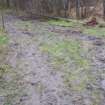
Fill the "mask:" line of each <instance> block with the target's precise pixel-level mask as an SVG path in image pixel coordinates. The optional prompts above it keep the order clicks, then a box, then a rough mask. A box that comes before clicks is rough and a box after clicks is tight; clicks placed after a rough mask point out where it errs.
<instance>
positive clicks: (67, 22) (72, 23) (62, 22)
mask: <svg viewBox="0 0 105 105" xmlns="http://www.w3.org/2000/svg"><path fill="white" fill-rule="evenodd" d="M48 23H49V24H51V25H57V26H63V27H76V26H78V25H81V23H80V22H79V21H76V20H63V19H59V20H49V21H48Z"/></svg>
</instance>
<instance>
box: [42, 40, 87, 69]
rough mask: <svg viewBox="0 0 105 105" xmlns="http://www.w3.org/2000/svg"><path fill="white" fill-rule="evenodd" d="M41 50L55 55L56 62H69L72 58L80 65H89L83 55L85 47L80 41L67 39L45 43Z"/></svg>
mask: <svg viewBox="0 0 105 105" xmlns="http://www.w3.org/2000/svg"><path fill="white" fill-rule="evenodd" d="M41 50H42V51H44V52H48V53H49V54H50V55H51V56H53V58H54V61H55V64H60V63H61V64H62V63H64V62H65V63H67V62H69V61H70V60H72V61H73V62H75V64H76V65H78V66H80V67H87V65H88V61H87V60H86V59H84V58H83V57H82V56H81V53H82V51H83V49H82V48H81V44H80V42H79V41H75V40H70V41H68V40H65V41H59V42H56V43H52V44H43V45H42V46H41Z"/></svg>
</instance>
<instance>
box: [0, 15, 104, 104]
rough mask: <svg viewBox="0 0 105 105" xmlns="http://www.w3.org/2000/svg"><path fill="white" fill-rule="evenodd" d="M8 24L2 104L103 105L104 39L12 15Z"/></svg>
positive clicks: (1, 56) (1, 55)
mask: <svg viewBox="0 0 105 105" xmlns="http://www.w3.org/2000/svg"><path fill="white" fill-rule="evenodd" d="M5 24H6V26H5V27H6V34H7V38H8V42H7V44H6V45H0V48H1V49H0V105H105V38H104V36H102V35H101V36H99V35H97V36H95V35H89V34H84V33H81V32H80V31H77V30H75V29H73V28H71V27H70V26H68V25H67V26H66V27H63V26H61V25H59V24H57V25H56V24H51V22H49V21H43V20H23V19H21V18H18V17H16V16H11V15H8V16H6V17H5ZM62 24H63V23H62ZM98 34H99V33H98ZM1 46H3V48H2V47H1Z"/></svg>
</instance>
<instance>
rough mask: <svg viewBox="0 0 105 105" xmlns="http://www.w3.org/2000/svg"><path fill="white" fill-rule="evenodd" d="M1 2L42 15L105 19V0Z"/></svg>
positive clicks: (21, 0)
mask: <svg viewBox="0 0 105 105" xmlns="http://www.w3.org/2000/svg"><path fill="white" fill-rule="evenodd" d="M0 4H1V5H6V6H7V7H11V8H16V10H22V11H25V12H27V13H30V14H36V15H42V16H55V17H56V16H58V17H66V18H75V17H76V18H88V17H90V16H97V17H101V18H102V17H103V18H104V19H105V0H0Z"/></svg>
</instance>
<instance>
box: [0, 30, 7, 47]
mask: <svg viewBox="0 0 105 105" xmlns="http://www.w3.org/2000/svg"><path fill="white" fill-rule="evenodd" d="M7 42H8V38H7V36H6V32H5V31H4V30H3V29H0V45H2V44H6V43H7Z"/></svg>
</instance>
